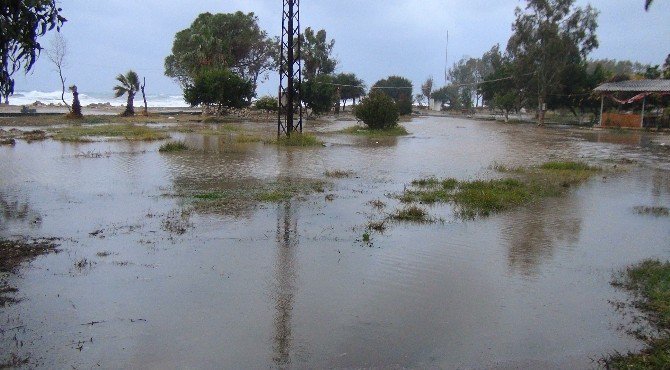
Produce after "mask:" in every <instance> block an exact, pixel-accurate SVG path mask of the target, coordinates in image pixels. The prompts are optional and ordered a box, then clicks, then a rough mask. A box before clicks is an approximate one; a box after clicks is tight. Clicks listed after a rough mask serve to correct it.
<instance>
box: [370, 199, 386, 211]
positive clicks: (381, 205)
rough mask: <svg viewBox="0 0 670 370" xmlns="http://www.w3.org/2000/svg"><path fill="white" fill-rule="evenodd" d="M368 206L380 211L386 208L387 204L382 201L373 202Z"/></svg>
mask: <svg viewBox="0 0 670 370" xmlns="http://www.w3.org/2000/svg"><path fill="white" fill-rule="evenodd" d="M367 204H369V205H371V206H372V207H373V208H375V209H378V210H382V209H384V208H386V203H384V202H383V201H382V200H381V199H375V200H371V201H369V202H368V203H367Z"/></svg>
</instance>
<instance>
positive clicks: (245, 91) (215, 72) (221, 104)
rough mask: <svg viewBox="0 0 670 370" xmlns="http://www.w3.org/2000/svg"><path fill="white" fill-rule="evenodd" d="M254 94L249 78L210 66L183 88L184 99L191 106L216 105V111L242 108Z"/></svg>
mask: <svg viewBox="0 0 670 370" xmlns="http://www.w3.org/2000/svg"><path fill="white" fill-rule="evenodd" d="M254 96H255V93H254V86H253V82H252V81H251V80H245V79H244V78H242V77H240V76H238V75H237V74H235V73H233V72H232V71H231V70H229V69H221V68H212V69H208V70H205V71H202V72H201V73H200V75H199V76H198V77H196V79H195V81H194V83H193V84H192V85H189V86H187V87H186V89H184V99H185V100H186V102H187V103H189V104H191V106H197V105H202V106H204V107H210V106H216V108H217V109H216V113H217V115H218V114H221V113H222V111H223V110H224V109H225V108H242V107H246V106H249V104H251V98H253V97H254Z"/></svg>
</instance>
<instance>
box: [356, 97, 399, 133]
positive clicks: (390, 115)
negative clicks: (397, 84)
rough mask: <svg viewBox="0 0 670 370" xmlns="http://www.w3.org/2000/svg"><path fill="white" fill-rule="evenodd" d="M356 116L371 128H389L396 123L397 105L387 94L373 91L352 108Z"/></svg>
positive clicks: (397, 115)
mask: <svg viewBox="0 0 670 370" xmlns="http://www.w3.org/2000/svg"><path fill="white" fill-rule="evenodd" d="M354 114H355V115H356V118H358V119H360V120H361V121H363V123H365V124H366V125H367V126H368V127H369V128H371V129H385V128H391V127H394V126H395V125H397V124H398V118H399V116H400V114H399V112H398V106H397V105H396V104H395V102H394V101H393V99H392V98H391V97H389V96H388V95H386V94H384V93H381V92H378V91H373V92H372V93H371V94H370V95H369V96H367V97H365V98H363V100H361V103H360V104H359V105H357V106H356V109H355V110H354Z"/></svg>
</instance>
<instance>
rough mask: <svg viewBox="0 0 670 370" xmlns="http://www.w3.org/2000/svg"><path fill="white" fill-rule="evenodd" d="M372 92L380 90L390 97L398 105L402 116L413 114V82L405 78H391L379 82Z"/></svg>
mask: <svg viewBox="0 0 670 370" xmlns="http://www.w3.org/2000/svg"><path fill="white" fill-rule="evenodd" d="M371 90H378V91H381V92H382V93H384V94H386V95H388V96H390V97H391V98H392V99H393V101H395V103H396V104H397V105H398V112H399V113H400V114H401V115H408V114H412V96H414V95H413V94H412V81H410V80H409V79H407V78H405V77H400V76H390V77H388V78H385V79H383V80H379V81H377V82H376V83H375V84H374V85H373V86H372V89H371Z"/></svg>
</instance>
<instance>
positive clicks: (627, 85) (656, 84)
mask: <svg viewBox="0 0 670 370" xmlns="http://www.w3.org/2000/svg"><path fill="white" fill-rule="evenodd" d="M594 91H596V92H617V91H630V92H641V93H643V92H664V93H670V80H638V81H633V80H630V81H621V82H608V83H605V84H602V85H600V86H598V87H596V88H595V90H594Z"/></svg>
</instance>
